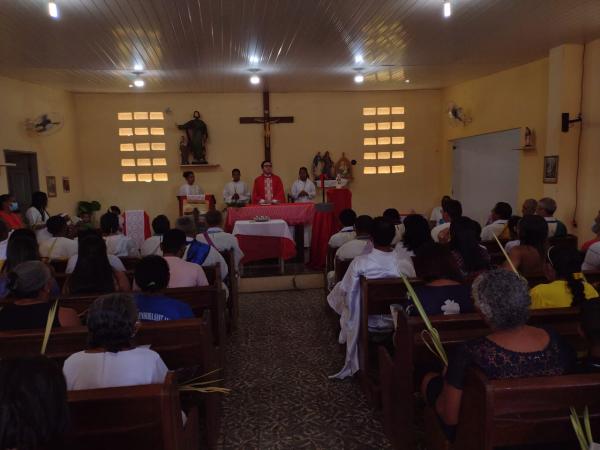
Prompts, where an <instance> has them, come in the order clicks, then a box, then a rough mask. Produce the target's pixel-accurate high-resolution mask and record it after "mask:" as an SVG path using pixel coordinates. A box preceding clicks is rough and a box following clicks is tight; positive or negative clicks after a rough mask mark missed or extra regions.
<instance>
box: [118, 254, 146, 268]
mask: <svg viewBox="0 0 600 450" xmlns="http://www.w3.org/2000/svg"><path fill="white" fill-rule="evenodd" d="M119 259H120V260H121V262H122V263H123V265H124V266H125V270H126V271H132V272H134V271H135V266H137V263H139V262H140V259H141V258H138V257H135V256H120V257H119Z"/></svg>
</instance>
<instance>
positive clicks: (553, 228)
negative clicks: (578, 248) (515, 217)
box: [535, 197, 567, 238]
mask: <svg viewBox="0 0 600 450" xmlns="http://www.w3.org/2000/svg"><path fill="white" fill-rule="evenodd" d="M556 208H557V206H556V201H555V200H554V199H552V198H550V197H544V198H542V199H540V201H539V202H538V204H537V209H536V210H535V213H536V214H537V215H538V216H542V217H543V218H544V220H545V221H546V222H547V223H548V237H549V238H551V237H562V236H566V235H567V227H566V226H565V224H564V223H562V222H561V221H560V220H558V219H556V218H555V217H554V213H555V212H556Z"/></svg>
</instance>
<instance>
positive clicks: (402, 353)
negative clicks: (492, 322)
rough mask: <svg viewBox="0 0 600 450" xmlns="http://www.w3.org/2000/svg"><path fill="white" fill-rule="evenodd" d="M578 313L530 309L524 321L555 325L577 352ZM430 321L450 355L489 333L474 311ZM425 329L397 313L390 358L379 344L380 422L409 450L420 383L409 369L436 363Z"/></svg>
mask: <svg viewBox="0 0 600 450" xmlns="http://www.w3.org/2000/svg"><path fill="white" fill-rule="evenodd" d="M579 314H580V313H579V309H578V308H556V309H540V310H534V311H531V316H530V320H529V324H530V325H534V326H546V327H550V328H552V329H554V330H555V331H556V332H557V333H559V334H560V335H561V336H563V337H564V338H566V339H567V340H568V341H569V342H570V344H571V345H572V346H573V347H574V348H575V349H576V350H580V349H583V348H585V342H584V341H583V339H582V338H581V336H580V335H579ZM429 319H430V321H431V324H432V325H433V327H435V328H436V329H437V330H438V332H439V334H440V338H441V340H442V344H443V345H444V348H445V350H446V353H447V354H449V355H452V352H453V351H454V349H455V348H456V347H457V346H458V345H460V344H461V343H463V342H464V341H466V340H469V339H474V338H478V337H481V336H485V335H487V334H489V333H490V332H491V330H490V329H489V327H488V326H487V324H486V323H485V322H484V320H483V317H482V316H481V315H480V314H479V313H470V314H456V315H449V316H431V317H430V318H429ZM424 329H425V324H424V323H423V321H422V320H421V318H420V317H409V316H407V315H406V313H403V312H401V313H400V314H398V324H397V329H396V332H395V333H394V344H395V352H394V356H393V357H392V356H390V354H389V352H388V351H387V350H386V349H385V348H383V347H380V348H379V367H380V369H379V372H380V380H381V402H382V405H383V424H384V429H385V431H386V434H387V435H388V437H389V438H390V440H391V441H392V443H393V444H394V446H395V448H413V447H414V445H415V442H416V437H415V434H414V429H413V426H414V417H415V411H414V393H415V392H418V391H419V386H416V384H415V380H414V369H415V368H418V367H432V365H434V364H436V363H437V360H436V358H435V356H434V355H433V354H432V353H431V352H430V351H429V349H427V347H426V346H425V344H424V343H423V339H422V337H421V336H422V335H421V332H422V331H423V330H424Z"/></svg>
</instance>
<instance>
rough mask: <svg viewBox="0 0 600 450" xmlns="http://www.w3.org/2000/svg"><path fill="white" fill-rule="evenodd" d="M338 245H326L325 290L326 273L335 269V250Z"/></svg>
mask: <svg viewBox="0 0 600 450" xmlns="http://www.w3.org/2000/svg"><path fill="white" fill-rule="evenodd" d="M337 250H338V247H331V246H329V245H328V246H327V256H326V258H325V284H324V286H325V290H327V274H328V273H329V272H332V271H333V270H335V269H334V268H335V263H334V261H335V252H337Z"/></svg>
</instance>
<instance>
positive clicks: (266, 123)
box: [240, 92, 294, 161]
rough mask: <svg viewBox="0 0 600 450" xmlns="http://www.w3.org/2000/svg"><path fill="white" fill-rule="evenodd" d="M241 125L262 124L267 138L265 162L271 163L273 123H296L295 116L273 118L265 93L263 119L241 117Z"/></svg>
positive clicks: (264, 93) (267, 96) (267, 94)
mask: <svg viewBox="0 0 600 450" xmlns="http://www.w3.org/2000/svg"><path fill="white" fill-rule="evenodd" d="M240 123H246V124H247V123H261V124H262V125H263V129H264V138H265V161H271V124H272V123H294V117H293V116H283V117H271V114H270V107H269V93H268V92H263V115H262V117H240Z"/></svg>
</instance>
